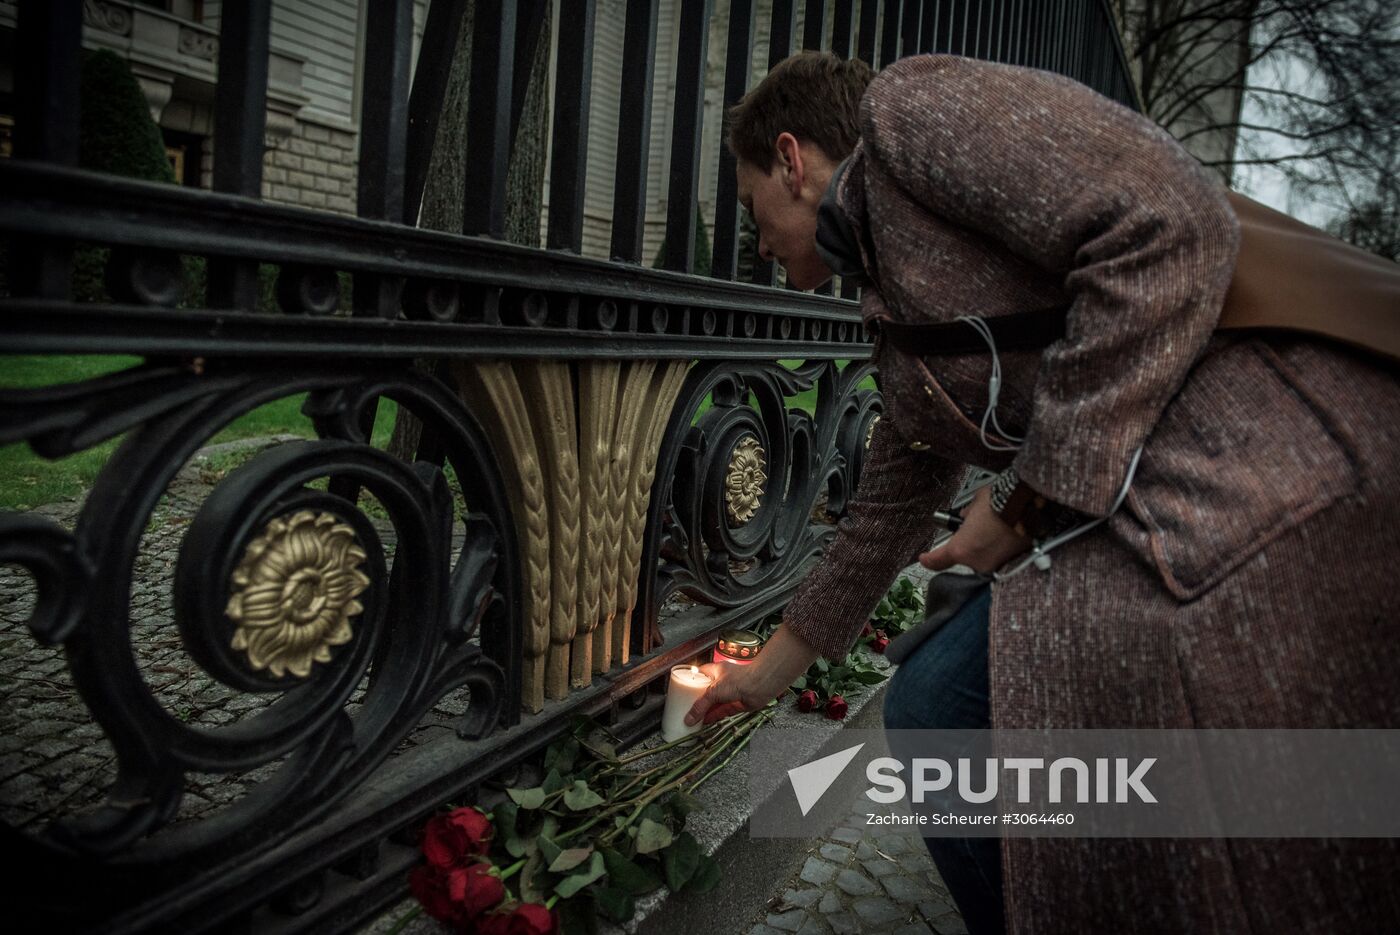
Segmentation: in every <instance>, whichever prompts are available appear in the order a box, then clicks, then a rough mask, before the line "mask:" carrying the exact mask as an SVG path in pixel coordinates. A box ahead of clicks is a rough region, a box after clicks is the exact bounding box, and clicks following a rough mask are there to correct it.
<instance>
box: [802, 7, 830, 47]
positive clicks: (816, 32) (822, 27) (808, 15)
mask: <svg viewBox="0 0 1400 935" xmlns="http://www.w3.org/2000/svg"><path fill="white" fill-rule="evenodd" d="M825 42H826V0H807V10H806V12H805V13H803V14H802V48H804V49H812V50H820V49H821V47H822V45H823V44H824V43H825Z"/></svg>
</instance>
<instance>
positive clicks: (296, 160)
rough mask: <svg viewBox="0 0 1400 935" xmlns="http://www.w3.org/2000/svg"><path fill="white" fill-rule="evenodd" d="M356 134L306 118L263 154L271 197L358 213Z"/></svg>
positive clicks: (264, 188) (265, 188) (265, 184)
mask: <svg viewBox="0 0 1400 935" xmlns="http://www.w3.org/2000/svg"><path fill="white" fill-rule="evenodd" d="M356 154H357V147H356V136H355V134H353V133H348V132H346V131H344V130H338V129H335V128H333V127H325V126H321V125H320V124H316V123H310V122H307V121H304V120H298V121H296V122H295V126H294V127H293V129H292V134H291V136H290V137H288V138H287V139H285V140H282V141H281V143H279V144H278V146H277V147H275V148H273V149H269V150H268V151H267V153H266V155H265V156H264V157H263V185H262V194H263V197H264V198H265V199H267V200H268V201H279V202H282V203H283V204H291V205H300V206H302V207H304V208H324V209H326V210H329V211H338V212H340V213H342V214H354V213H355V162H356Z"/></svg>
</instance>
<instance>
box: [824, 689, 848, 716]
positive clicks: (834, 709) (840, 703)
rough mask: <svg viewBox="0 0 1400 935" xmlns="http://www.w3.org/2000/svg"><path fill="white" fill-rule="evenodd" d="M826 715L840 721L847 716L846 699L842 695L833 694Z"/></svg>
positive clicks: (827, 705) (827, 704)
mask: <svg viewBox="0 0 1400 935" xmlns="http://www.w3.org/2000/svg"><path fill="white" fill-rule="evenodd" d="M826 716H827V717H829V718H831V719H832V720H833V721H839V720H841V719H842V718H843V717H845V716H846V699H845V698H842V697H841V696H840V695H832V696H831V700H830V701H828V702H827V703H826Z"/></svg>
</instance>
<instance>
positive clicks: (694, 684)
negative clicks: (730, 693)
mask: <svg viewBox="0 0 1400 935" xmlns="http://www.w3.org/2000/svg"><path fill="white" fill-rule="evenodd" d="M713 681H714V680H713V679H711V678H710V677H709V676H708V675H706V674H705V673H704V672H701V671H700V668H699V666H672V667H671V683H670V685H668V686H667V688H666V709H665V710H664V711H662V712H661V736H662V738H663V739H665V740H666V742H667V743H670V742H671V741H672V740H680V739H681V738H682V737H684V736H686V735H687V734H693V733H695V732H696V731H698V730H699V729H700V728H701V726H703V725H702V724H701V723H699V722H697V723H696V724H695V725H694V726H693V727H686V726H685V716H686V715H687V714H689V713H690V708H691V706H692V705H694V704H695V701H696V699H698V698H699V697H700V696H701V695H703V694H705V689H707V688H709V687H710V684H711V683H712V682H713Z"/></svg>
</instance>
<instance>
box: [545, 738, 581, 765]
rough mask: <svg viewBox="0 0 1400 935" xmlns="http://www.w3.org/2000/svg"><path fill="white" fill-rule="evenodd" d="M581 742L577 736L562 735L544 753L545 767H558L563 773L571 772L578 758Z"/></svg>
mask: <svg viewBox="0 0 1400 935" xmlns="http://www.w3.org/2000/svg"><path fill="white" fill-rule="evenodd" d="M578 751H579V744H578V738H576V737H572V736H569V737H560V738H559V739H558V740H556V741H554V743H552V744H550V745H549V749H548V750H546V751H545V754H544V768H545V769H557V770H559V772H561V773H571V772H573V769H574V763H575V762H576V761H577V760H578Z"/></svg>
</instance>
